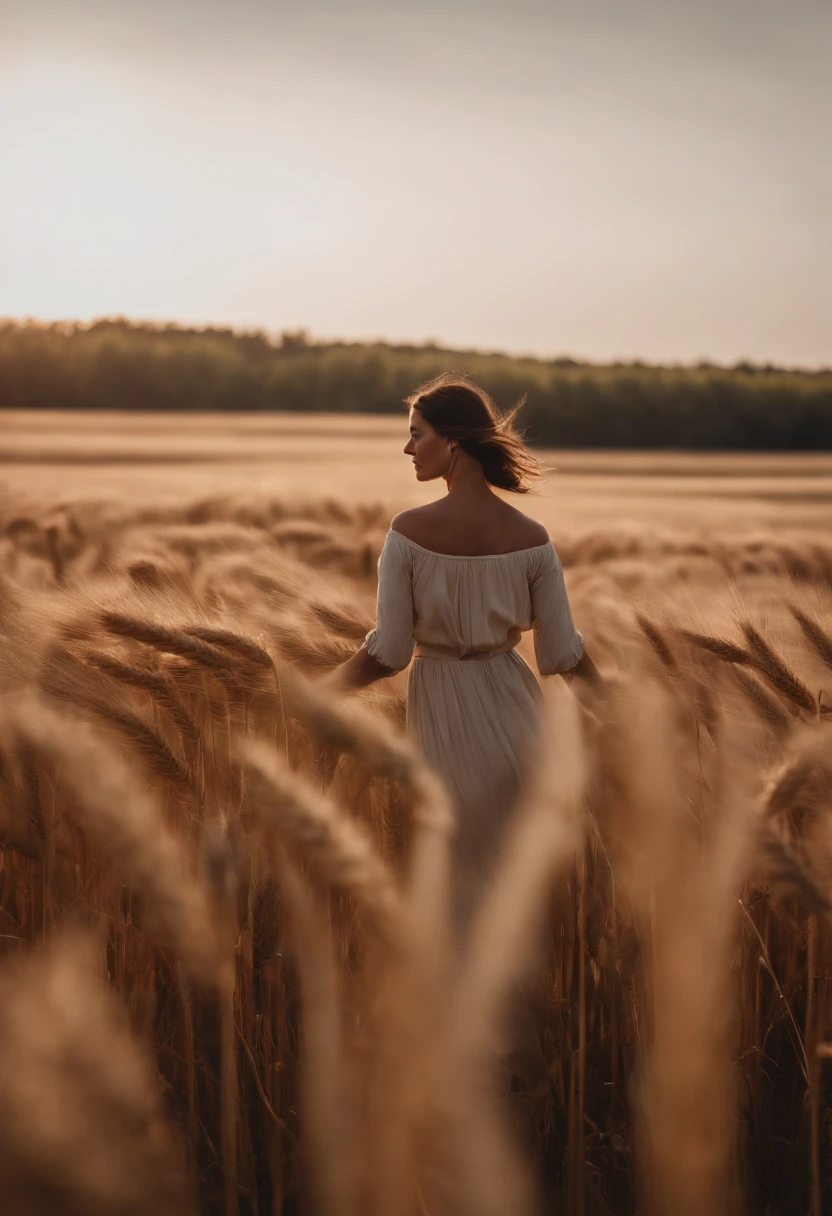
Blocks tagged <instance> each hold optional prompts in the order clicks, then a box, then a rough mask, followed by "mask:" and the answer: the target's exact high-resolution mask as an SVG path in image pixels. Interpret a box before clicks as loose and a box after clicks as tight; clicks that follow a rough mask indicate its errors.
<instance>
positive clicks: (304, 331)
mask: <svg viewBox="0 0 832 1216" xmlns="http://www.w3.org/2000/svg"><path fill="white" fill-rule="evenodd" d="M8 325H13V326H17V327H20V328H26V327H32V328H41V329H66V330H67V331H79V330H80V331H83V330H92V329H95V328H97V327H99V326H106V325H112V326H116V325H121V326H123V327H125V328H133V329H148V330H158V331H159V332H164V331H165V330H168V331H179V332H181V333H193V334H211V333H217V334H230V335H232V336H233V337H241V338H243V337H249V338H251V337H258V338H262V339H264V340H265V341H266V342H267V343H268V344H269V345H270V346H272V347H273V348H274V349H275V350H280V349H281V347H282V346H283V345H284V344H285V345H289V344H290V343H291V341H292V340H294V341H295V342H297V344H298V346H300V347H303V346H308V347H309V348H310V349H314V348H316V347H317V348H328V347H333V346H366V347H374V346H386V347H388V348H390V349H396V350H414V351H419V350H422V351H429V350H433V351H437V352H443V353H447V354H449V355H473V356H476V357H479V358H484V359H507V360H510V361H516V362H518V363H549V364H553V365H556V366H557V365H560V366H569V365H572V366H575V367H597V368H614V367H633V368H638V367H641V368H652V369H662V368H663V369H667V370H680V371H681V370H703V371H704V370H705V369H708V368H712V369H714V370H716V371H752V372H755V371H760V372H785V373H787V374H802V375H809V376H818V375H820V376H823V375H832V364H817V365H815V366H808V365H806V364H797V363H795V364H791V363H773V362H771V361H766V362H761V361H759V360H756V359H752V358H748V357H745V356H741V357H739V358H737V359H736V360H734V361H733V362H730V363H725V362H718V361H716V360H714V359H712V358H710V357H709V356H707V355H699V356H696V357H695V358H691V359H688V360H685V359H673V360H669V361H667V362H657V361H653V360H649V359H645V358H643V357H642V356H640V355H629V356H620V355H617V356H613V357H610V358H607V359H592V358H589V357H585V356H582V355H576V354H567V353H565V352H563V351H561V352H559V353H556V354H541V353H539V352H535V351H511V350H507V349H505V348H499V347H478V346H462V345H453V344H448V343H446V342H445V341H444V340H443V339H441V338H432V337H431V338H424V339H422V340H417V339H397V338H389V337H380V336H376V337H364V338H346V337H334V336H324V335H320V334H316V333H315V332H314V330H312V329H311V328H309V327H307V326H305V325H297V326H294V327H287V326H284V327H283V328H280V329H271V328H270V327H268V326H265V325H257V324H251V325H233V324H230V323H227V322H220V321H204V322H190V321H182V320H175V319H167V320H160V319H158V318H156V319H153V318H141V317H134V316H129V315H127V314H126V313H106V314H102V315H100V316H95V317H91V318H89V319H87V320H84V319H81V318H77V317H76V318H70V317H55V318H50V319H46V318H43V317H35V316H31V315H27V316H0V328H2V327H4V326H8ZM286 338H288V339H289V340H290V342H289V343H285V339H286Z"/></svg>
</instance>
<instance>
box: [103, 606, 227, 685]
mask: <svg viewBox="0 0 832 1216" xmlns="http://www.w3.org/2000/svg"><path fill="white" fill-rule="evenodd" d="M99 621H100V624H101V625H102V626H103V628H104V629H106V630H107V632H108V633H111V634H113V635H114V636H115V637H120V638H132V639H133V640H134V641H136V642H142V643H143V644H144V645H145V646H151V647H152V648H153V649H154V650H160V651H163V652H165V653H167V654H175V655H178V656H179V657H180V658H182V659H188V660H189V661H190V662H191V663H196V664H198V665H199V666H201V667H206V668H207V669H208V670H209V671H214V672H216V673H218V674H219V675H221V676H225V675H228V674H229V673H231V672H233V663H232V660H231V659H230V658H229V656H228V655H226V654H224V653H223V651H222V650H220V649H219V648H218V647H216V646H209V645H208V643H207V642H201V641H199V640H198V639H197V638H193V637H190V636H189V635H188V634H187V633H185V632H184V631H183V630H182V629H169V628H167V627H166V626H165V625H159V624H157V623H156V622H155V621H145V620H139V619H138V618H137V617H132V616H126V615H125V614H124V613H121V612H109V611H107V612H101V613H100V614H99Z"/></svg>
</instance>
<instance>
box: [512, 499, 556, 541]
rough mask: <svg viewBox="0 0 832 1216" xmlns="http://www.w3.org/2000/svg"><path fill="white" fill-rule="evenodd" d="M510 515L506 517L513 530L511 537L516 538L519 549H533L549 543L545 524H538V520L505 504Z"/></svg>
mask: <svg viewBox="0 0 832 1216" xmlns="http://www.w3.org/2000/svg"><path fill="white" fill-rule="evenodd" d="M505 505H506V508H507V510H508V511H509V512H510V515H508V516H507V517H506V519H507V523H508V526H509V527H510V529H511V535H512V536H513V537H514V538H516V541H517V543H516V546H515V547H516V548H517V549H533V548H536V547H537V546H538V545H545V544H548V542H549V533H548V532H547V531H546V529H545V528H544V527H543V524H541V523H538V521H537V520H536V519H532V518H531V516H529V515H524V514H523V512H522V511H518V510H517V508H516V507H512V506H510V505H509V504H508V503H506V504H505Z"/></svg>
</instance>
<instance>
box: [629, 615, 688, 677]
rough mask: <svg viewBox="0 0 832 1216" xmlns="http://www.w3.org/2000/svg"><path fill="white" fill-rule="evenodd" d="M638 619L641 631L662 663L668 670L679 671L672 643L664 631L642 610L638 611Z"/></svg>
mask: <svg viewBox="0 0 832 1216" xmlns="http://www.w3.org/2000/svg"><path fill="white" fill-rule="evenodd" d="M636 620H637V621H638V625H639V628H640V629H641V632H642V633H643V634H644V636H645V637H646V638H647V641H648V642H649V643H650V645H651V646H652V647H653V650H654V651H655V652H656V654H657V655H658V657H659V659H660V661H661V663H662V665H663V666H664V667H666V668H667V670H668V671H678V669H679V664H678V663H677V662H676V658H675V656H674V654H673V651H672V650H671V648H670V644H669V642H668V641H667V639H666V638H665V636H664V634H663V633H662V631H661V630H660V629H659V627H658V625H655V624H654V623H653V622H652V621H651V620H649V619H648V618H647V617H646V616H644V615H643V614H642V613H640V612H637V613H636Z"/></svg>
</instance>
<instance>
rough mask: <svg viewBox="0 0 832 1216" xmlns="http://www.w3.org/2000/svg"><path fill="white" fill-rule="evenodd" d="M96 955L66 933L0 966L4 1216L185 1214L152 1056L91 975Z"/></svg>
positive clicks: (187, 1193) (178, 1155)
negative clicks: (39, 1214)
mask: <svg viewBox="0 0 832 1216" xmlns="http://www.w3.org/2000/svg"><path fill="white" fill-rule="evenodd" d="M100 954H101V951H100V948H99V947H97V944H96V943H95V942H94V941H93V940H91V939H90V938H89V937H87V936H85V935H81V934H79V933H77V932H76V933H68V934H64V935H62V936H61V937H60V938H58V939H57V940H53V941H52V942H51V943H50V944H49V946H48V947H47V948H46V949H45V950H37V951H35V952H30V953H28V954H27V955H26V956H25V957H20V958H15V960H14V961H13V962H11V963H9V962H6V963H4V965H3V968H2V971H0V1145H2V1148H0V1187H2V1190H3V1212H4V1213H5V1214H6V1216H31V1214H32V1213H46V1212H51V1211H54V1212H61V1213H63V1214H65V1216H85V1214H87V1213H91V1212H112V1213H115V1212H118V1213H120V1214H121V1216H142V1214H143V1213H149V1212H153V1213H158V1214H159V1216H194V1213H195V1212H196V1202H195V1195H194V1194H193V1193H192V1191H191V1189H190V1187H189V1185H188V1181H187V1177H186V1172H185V1169H184V1160H185V1154H184V1151H183V1147H182V1145H181V1144H180V1143H179V1138H178V1135H177V1133H176V1129H175V1128H174V1127H173V1126H172V1125H171V1124H170V1123H169V1122H168V1120H167V1119H166V1117H165V1114H164V1110H163V1103H162V1096H161V1092H160V1086H159V1082H158V1076H157V1073H156V1068H155V1064H154V1061H153V1060H152V1059H150V1058H147V1057H145V1055H144V1053H143V1052H142V1051H141V1050H140V1048H139V1044H138V1042H137V1040H136V1038H135V1037H134V1036H133V1034H132V1033H131V1030H130V1026H129V1023H128V1021H127V1018H126V1016H125V1014H124V1012H123V1011H122V1009H121V1008H120V1007H119V1005H118V1002H117V1001H116V999H115V997H114V996H113V995H112V993H111V992H110V990H109V989H108V987H107V985H106V983H105V982H104V979H103V978H102V976H101V975H100V974H98V973H97V972H98V968H97V967H96V961H97V956H99V955H100ZM47 1095H48V1102H47V1103H46V1106H48V1111H47V1110H46V1106H45V1105H44V1102H45V1098H46V1096H47Z"/></svg>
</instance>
